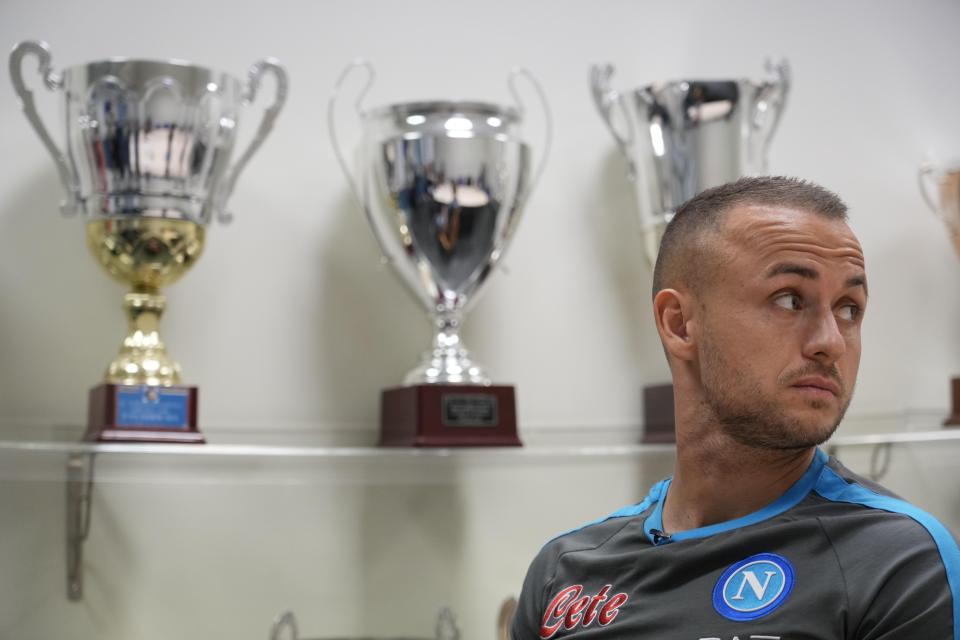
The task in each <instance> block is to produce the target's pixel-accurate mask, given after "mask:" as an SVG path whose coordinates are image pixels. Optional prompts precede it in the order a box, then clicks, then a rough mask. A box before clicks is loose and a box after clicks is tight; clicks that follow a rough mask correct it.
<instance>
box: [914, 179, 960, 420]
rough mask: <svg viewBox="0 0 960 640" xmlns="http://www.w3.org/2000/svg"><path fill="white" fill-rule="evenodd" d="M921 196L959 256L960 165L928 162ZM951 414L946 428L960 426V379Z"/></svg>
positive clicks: (954, 384) (953, 388)
mask: <svg viewBox="0 0 960 640" xmlns="http://www.w3.org/2000/svg"><path fill="white" fill-rule="evenodd" d="M918 179H919V182H920V194H921V195H922V196H923V199H924V200H925V201H926V203H927V206H929V207H930V210H931V211H933V213H935V214H936V215H937V216H938V217H939V218H940V219H941V220H943V223H944V224H945V225H946V227H947V232H948V233H949V234H950V238H951V240H953V247H954V248H955V249H956V250H957V255H960V163H952V165H951V166H949V167H947V168H944V167H940V166H938V165H936V164H934V163H932V162H925V163H924V164H923V165H921V167H920V172H919V174H918ZM950 391H951V408H950V415H949V416H948V417H947V419H946V420H944V422H943V425H944V426H945V427H958V426H960V377H954V378H953V379H952V380H951V381H950Z"/></svg>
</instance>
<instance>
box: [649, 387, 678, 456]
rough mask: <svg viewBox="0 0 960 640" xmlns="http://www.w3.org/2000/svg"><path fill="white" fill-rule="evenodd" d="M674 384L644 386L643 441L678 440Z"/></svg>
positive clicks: (656, 442) (654, 442) (662, 441)
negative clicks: (674, 406) (675, 421)
mask: <svg viewBox="0 0 960 640" xmlns="http://www.w3.org/2000/svg"><path fill="white" fill-rule="evenodd" d="M676 441H677V432H676V429H675V427H674V411H673V385H672V384H669V383H668V384H655V385H650V386H647V387H644V388H643V442H644V443H645V444H659V443H664V442H676Z"/></svg>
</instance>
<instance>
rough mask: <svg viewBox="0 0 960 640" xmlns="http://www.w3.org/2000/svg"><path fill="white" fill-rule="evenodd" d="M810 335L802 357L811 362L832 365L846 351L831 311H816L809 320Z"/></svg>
mask: <svg viewBox="0 0 960 640" xmlns="http://www.w3.org/2000/svg"><path fill="white" fill-rule="evenodd" d="M810 325H811V326H810V333H809V335H808V337H807V341H806V344H805V345H804V353H803V355H804V356H805V357H807V358H810V359H811V360H817V361H818V362H821V363H824V364H832V363H834V362H836V361H837V360H839V359H840V356H842V355H843V354H844V352H846V350H847V342H846V340H844V338H843V334H842V333H841V332H840V326H839V325H838V324H837V316H836V315H835V314H834V312H833V309H817V310H816V311H815V314H814V315H812V316H811V319H810Z"/></svg>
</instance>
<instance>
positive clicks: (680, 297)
mask: <svg viewBox="0 0 960 640" xmlns="http://www.w3.org/2000/svg"><path fill="white" fill-rule="evenodd" d="M694 306H695V305H694V304H693V300H692V299H691V297H690V295H689V294H688V293H686V292H681V291H677V290H676V289H661V290H660V291H659V292H657V295H656V297H654V299H653V314H654V319H655V320H656V322H657V333H659V334H660V340H661V341H662V342H663V348H664V349H666V351H667V354H668V355H670V356H673V357H674V358H677V359H678V360H683V361H690V360H693V359H694V358H695V357H696V350H697V348H696V345H695V344H694V343H695V340H694V336H693V334H694V333H695V332H692V331H691V330H692V329H693V328H694V326H695V319H694V317H693V310H694Z"/></svg>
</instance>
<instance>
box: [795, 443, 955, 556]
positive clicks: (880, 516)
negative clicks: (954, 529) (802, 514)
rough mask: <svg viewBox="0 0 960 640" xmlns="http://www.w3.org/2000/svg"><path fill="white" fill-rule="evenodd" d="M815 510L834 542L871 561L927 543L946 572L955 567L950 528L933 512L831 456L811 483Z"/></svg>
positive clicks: (897, 554) (838, 546)
mask: <svg viewBox="0 0 960 640" xmlns="http://www.w3.org/2000/svg"><path fill="white" fill-rule="evenodd" d="M814 494H815V496H816V499H817V500H818V501H820V504H821V505H822V507H821V508H819V509H817V516H818V519H819V520H820V523H821V525H822V526H823V528H824V530H825V532H826V533H827V536H828V537H829V538H830V540H831V542H832V543H833V545H834V547H836V548H839V549H840V550H841V551H851V550H852V551H853V552H854V555H856V556H860V555H862V554H863V555H864V556H865V557H866V556H867V555H869V554H872V555H873V556H874V557H875V559H876V561H877V562H881V561H883V560H889V561H895V560H896V559H897V558H898V557H899V556H901V554H902V552H903V551H905V550H907V549H911V550H913V551H918V550H922V549H927V550H929V551H931V552H934V553H933V554H932V555H937V556H940V558H941V560H942V561H943V564H944V565H945V568H946V569H947V570H948V572H953V571H960V551H958V546H957V542H956V539H955V537H954V535H953V533H951V532H950V530H949V529H947V527H946V526H945V525H944V524H943V523H942V522H940V520H938V519H937V518H936V517H934V516H932V515H931V514H929V513H927V512H926V511H924V510H923V509H921V508H920V507H917V506H916V505H914V504H912V503H910V502H908V501H906V500H904V499H902V498H901V497H899V496H897V495H896V494H894V493H893V492H891V491H889V490H887V489H886V488H884V487H883V486H881V485H879V484H877V483H875V482H872V481H870V480H867V479H866V478H863V477H861V476H859V475H858V474H856V473H854V472H852V471H851V470H849V469H847V468H846V467H845V466H843V464H841V463H840V462H839V461H837V460H835V459H832V458H831V459H830V460H829V462H828V463H827V464H826V465H825V466H824V469H823V472H822V474H821V477H820V478H819V480H818V482H817V484H816V486H815V487H814Z"/></svg>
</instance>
